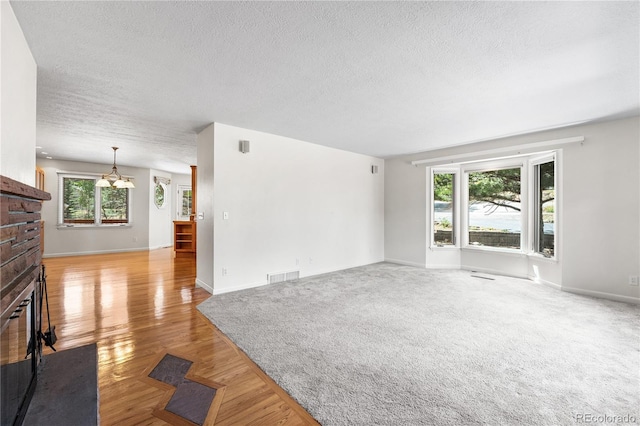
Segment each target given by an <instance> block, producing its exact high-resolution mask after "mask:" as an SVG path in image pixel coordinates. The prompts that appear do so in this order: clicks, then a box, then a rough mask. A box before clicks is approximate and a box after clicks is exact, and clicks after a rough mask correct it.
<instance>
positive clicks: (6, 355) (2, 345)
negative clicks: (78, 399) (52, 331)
mask: <svg viewBox="0 0 640 426" xmlns="http://www.w3.org/2000/svg"><path fill="white" fill-rule="evenodd" d="M34 300H35V293H34V285H33V284H31V285H29V286H28V287H27V288H26V289H25V291H23V292H22V294H21V295H20V296H19V297H18V298H17V299H16V300H15V301H14V302H13V303H12V304H11V305H10V306H9V308H8V309H6V310H5V312H4V313H3V314H2V332H1V334H0V381H1V385H2V387H1V389H0V398H1V401H0V403H1V405H0V412H1V413H2V423H1V424H2V425H15V424H20V423H21V422H22V419H23V417H24V415H25V413H26V409H27V407H28V405H29V401H30V399H31V394H32V393H33V389H34V387H35V380H34V379H35V372H36V359H35V346H37V345H35V343H36V335H35V327H36V325H35V310H34V309H35V305H36V304H35V303H34Z"/></svg>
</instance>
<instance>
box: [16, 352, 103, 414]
mask: <svg viewBox="0 0 640 426" xmlns="http://www.w3.org/2000/svg"><path fill="white" fill-rule="evenodd" d="M23 424H24V425H47V426H57V425H61V426H68V425H74V426H85V425H86V426H93V425H97V424H98V350H97V347H96V344H95V343H94V344H91V345H86V346H81V347H79V348H74V349H68V350H65V351H60V352H56V353H53V354H50V355H46V356H44V357H43V358H42V363H41V364H40V368H39V371H38V384H37V385H36V390H35V393H34V394H33V399H32V400H31V404H29V409H28V410H27V415H26V417H25V419H24V423H23Z"/></svg>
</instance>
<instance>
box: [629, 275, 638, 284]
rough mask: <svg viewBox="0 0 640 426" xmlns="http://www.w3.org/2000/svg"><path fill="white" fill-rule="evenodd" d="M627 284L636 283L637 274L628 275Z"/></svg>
mask: <svg viewBox="0 0 640 426" xmlns="http://www.w3.org/2000/svg"><path fill="white" fill-rule="evenodd" d="M629 285H638V276H637V275H629Z"/></svg>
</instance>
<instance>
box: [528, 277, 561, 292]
mask: <svg viewBox="0 0 640 426" xmlns="http://www.w3.org/2000/svg"><path fill="white" fill-rule="evenodd" d="M527 278H529V279H530V280H531V281H533V282H534V283H538V284H542V285H545V286H547V287H551V288H553V289H555V290H562V286H561V285H560V284H556V283H553V282H551V281H547V280H543V279H540V278H536V277H534V276H533V275H529V276H527Z"/></svg>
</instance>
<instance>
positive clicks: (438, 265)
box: [426, 263, 460, 269]
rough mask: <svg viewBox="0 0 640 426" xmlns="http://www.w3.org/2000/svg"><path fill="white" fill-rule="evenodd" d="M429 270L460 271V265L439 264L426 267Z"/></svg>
mask: <svg viewBox="0 0 640 426" xmlns="http://www.w3.org/2000/svg"><path fill="white" fill-rule="evenodd" d="M426 268H427V269H460V264H458V263H451V264H449V263H441V264H437V265H431V264H429V265H427V266H426Z"/></svg>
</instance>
